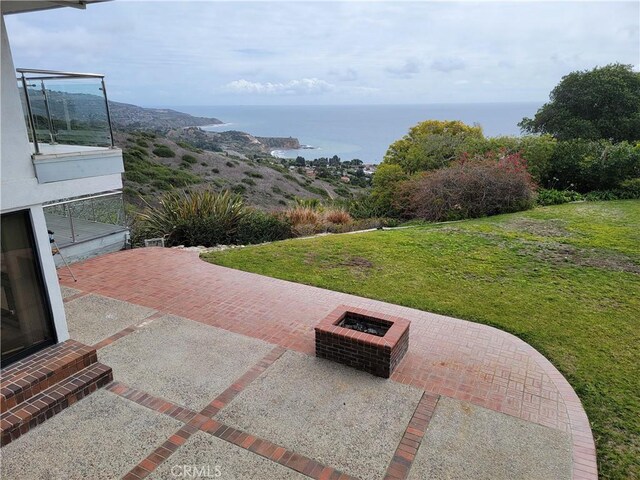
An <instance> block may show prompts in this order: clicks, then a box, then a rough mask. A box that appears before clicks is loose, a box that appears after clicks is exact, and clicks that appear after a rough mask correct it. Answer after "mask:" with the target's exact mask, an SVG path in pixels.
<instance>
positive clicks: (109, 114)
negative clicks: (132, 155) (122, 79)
mask: <svg viewBox="0 0 640 480" xmlns="http://www.w3.org/2000/svg"><path fill="white" fill-rule="evenodd" d="M101 83H102V93H103V95H104V105H105V107H107V123H109V137H110V138H111V147H112V148H113V147H115V144H114V143H113V127H112V125H111V110H109V100H108V99H107V87H106V85H105V83H104V77H102V79H101Z"/></svg>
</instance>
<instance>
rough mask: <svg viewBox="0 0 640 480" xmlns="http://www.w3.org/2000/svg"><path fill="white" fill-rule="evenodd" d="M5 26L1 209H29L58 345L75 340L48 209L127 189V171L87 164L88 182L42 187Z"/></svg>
mask: <svg viewBox="0 0 640 480" xmlns="http://www.w3.org/2000/svg"><path fill="white" fill-rule="evenodd" d="M1 24H2V26H1V29H2V31H1V36H0V38H1V43H2V45H1V56H0V62H1V68H0V72H1V73H0V95H1V96H0V105H1V109H0V110H1V116H0V210H1V212H2V213H3V214H4V213H8V212H11V211H17V210H28V211H29V216H30V218H31V223H32V227H33V235H34V238H35V243H36V249H37V252H38V257H39V260H40V266H41V268H42V272H41V273H42V276H43V279H44V284H45V290H46V297H47V299H48V301H49V304H50V308H51V312H52V314H53V324H54V328H55V333H56V337H57V341H58V342H62V341H65V340H67V339H68V338H69V333H68V328H67V323H66V318H65V311H64V305H63V301H62V295H61V292H60V285H59V283H58V276H57V271H56V267H55V263H54V258H53V256H52V254H51V244H50V243H49V236H48V233H47V224H46V221H45V216H44V212H43V206H42V205H43V203H45V202H49V201H55V200H59V199H66V198H73V197H78V196H82V195H90V194H95V193H100V192H104V191H109V190H119V189H122V178H121V175H120V173H111V172H118V171H122V170H123V168H120V170H118V168H117V166H116V167H115V168H112V169H111V170H107V171H108V172H110V173H109V174H104V172H105V170H104V169H100V168H99V169H97V170H95V171H93V172H92V173H93V175H95V176H90V174H88V173H87V168H90V167H86V165H83V166H82V168H83V169H84V170H83V171H82V172H80V173H81V174H82V178H79V177H80V175H78V176H76V178H73V179H70V180H62V181H55V180H54V181H49V182H48V183H39V179H38V177H37V175H36V169H35V168H34V163H33V159H32V147H31V145H30V143H29V137H28V134H27V126H26V124H25V117H24V112H23V109H22V104H21V100H20V94H19V89H18V85H17V81H16V71H15V66H14V64H13V58H12V55H11V49H10V45H9V39H8V36H7V30H6V27H5V22H4V18H2V22H1ZM104 152H105V153H104V157H105V158H104V160H106V161H110V162H116V163H115V164H116V165H122V152H121V151H120V150H119V149H105V150H104ZM97 155H98V157H97V159H96V157H95V155H92V159H91V160H92V161H94V162H95V161H98V162H100V160H101V159H100V158H99V155H100V154H99V153H98V154H97ZM62 160H64V158H63V159H62ZM77 161H81V160H80V159H78V158H77V156H76V158H71V157H70V163H69V164H68V165H66V166H63V168H67V169H68V168H69V167H70V166H72V165H73V164H74V163H73V162H77ZM65 178H67V177H65Z"/></svg>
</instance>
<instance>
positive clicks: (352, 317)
mask: <svg viewBox="0 0 640 480" xmlns="http://www.w3.org/2000/svg"><path fill="white" fill-rule="evenodd" d="M391 325H393V322H386V321H384V320H380V319H378V318H373V317H367V316H366V315H358V314H357V313H353V312H347V313H345V315H344V318H343V319H342V320H341V321H340V323H338V326H339V327H343V328H348V329H350V330H357V331H358V332H363V333H369V334H371V335H376V336H377V337H384V336H385V334H386V333H387V331H388V330H389V329H390V328H391Z"/></svg>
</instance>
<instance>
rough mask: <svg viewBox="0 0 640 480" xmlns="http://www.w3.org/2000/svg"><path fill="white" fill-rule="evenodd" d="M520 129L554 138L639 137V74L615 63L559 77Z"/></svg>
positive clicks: (522, 122)
mask: <svg viewBox="0 0 640 480" xmlns="http://www.w3.org/2000/svg"><path fill="white" fill-rule="evenodd" d="M549 100H550V101H549V103H546V104H544V105H543V106H542V107H541V108H540V109H539V110H538V111H537V112H536V114H535V116H534V117H533V118H524V119H523V120H522V121H521V122H520V123H519V124H518V125H519V126H520V128H521V129H522V131H523V132H528V133H548V134H551V135H553V136H554V137H555V138H557V139H558V140H572V139H584V140H599V139H606V140H611V141H613V142H619V141H623V140H628V141H635V140H638V139H640V73H638V72H634V71H633V70H632V66H631V65H621V64H619V63H616V64H611V65H607V66H605V67H600V68H594V69H593V70H585V71H577V72H572V73H570V74H569V75H566V76H565V77H562V80H561V81H560V83H559V84H558V85H557V86H556V87H555V88H554V89H553V90H552V91H551V94H550V96H549Z"/></svg>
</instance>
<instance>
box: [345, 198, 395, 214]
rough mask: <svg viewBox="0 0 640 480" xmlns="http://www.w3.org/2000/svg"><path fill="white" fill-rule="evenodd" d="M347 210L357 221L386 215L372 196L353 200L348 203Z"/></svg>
mask: <svg viewBox="0 0 640 480" xmlns="http://www.w3.org/2000/svg"><path fill="white" fill-rule="evenodd" d="M346 208H347V211H348V212H349V214H350V215H351V216H352V217H353V218H356V219H362V218H375V217H382V216H384V215H385V213H386V212H385V211H384V210H383V209H382V208H380V205H379V204H378V202H376V201H375V199H374V198H373V196H371V195H363V196H360V197H358V198H356V199H354V200H351V201H350V202H348V203H347V205H346Z"/></svg>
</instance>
